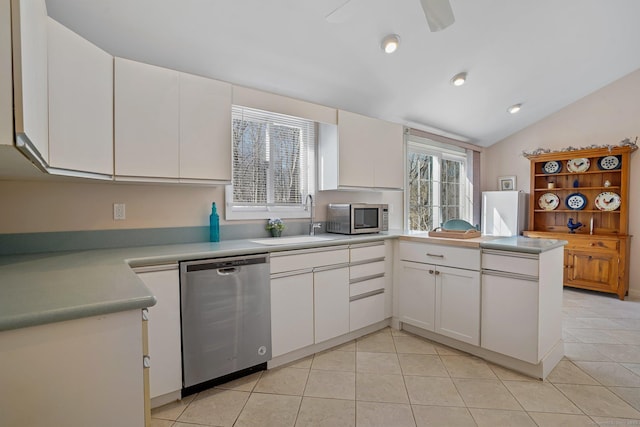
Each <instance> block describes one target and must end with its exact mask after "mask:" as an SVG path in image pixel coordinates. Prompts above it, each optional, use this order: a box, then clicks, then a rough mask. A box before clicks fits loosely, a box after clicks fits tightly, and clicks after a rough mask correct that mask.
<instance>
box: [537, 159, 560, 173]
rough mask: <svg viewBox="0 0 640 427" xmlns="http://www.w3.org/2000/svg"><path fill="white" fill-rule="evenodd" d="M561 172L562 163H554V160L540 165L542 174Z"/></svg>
mask: <svg viewBox="0 0 640 427" xmlns="http://www.w3.org/2000/svg"><path fill="white" fill-rule="evenodd" d="M561 170H562V163H560V162H556V161H555V160H552V161H550V162H546V163H545V164H544V165H542V172H544V173H549V174H551V173H558V172H560V171H561Z"/></svg>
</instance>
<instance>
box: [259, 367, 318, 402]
mask: <svg viewBox="0 0 640 427" xmlns="http://www.w3.org/2000/svg"><path fill="white" fill-rule="evenodd" d="M308 376H309V371H308V370H306V369H299V368H288V367H287V368H277V369H273V370H270V371H267V372H265V373H264V374H263V375H262V377H261V378H260V379H259V380H258V383H257V384H256V386H255V388H254V391H255V392H257V393H272V394H290V395H293V396H302V393H303V392H304V387H305V385H306V384H307V377H308Z"/></svg>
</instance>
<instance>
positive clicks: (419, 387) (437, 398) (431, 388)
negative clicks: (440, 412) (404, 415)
mask: <svg viewBox="0 0 640 427" xmlns="http://www.w3.org/2000/svg"><path fill="white" fill-rule="evenodd" d="M404 382H405V385H406V386H407V391H408V392H409V400H410V402H411V404H412V405H433V406H465V405H464V401H463V400H462V397H460V394H459V393H458V390H457V389H456V387H455V385H454V384H453V381H451V379H450V378H438V377H413V376H405V377H404Z"/></svg>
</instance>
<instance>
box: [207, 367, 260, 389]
mask: <svg viewBox="0 0 640 427" xmlns="http://www.w3.org/2000/svg"><path fill="white" fill-rule="evenodd" d="M264 372H265V371H260V372H256V373H255V374H251V375H247V376H246V377H242V378H238V379H237V380H233V381H229V382H228V383H224V384H220V385H219V386H217V387H216V388H221V389H225V390H235V391H253V388H254V387H255V386H256V384H257V383H258V380H259V379H260V377H261V376H262V374H263V373H264Z"/></svg>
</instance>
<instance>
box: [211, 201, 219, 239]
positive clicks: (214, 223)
mask: <svg viewBox="0 0 640 427" xmlns="http://www.w3.org/2000/svg"><path fill="white" fill-rule="evenodd" d="M209 241H211V242H219V241H220V216H219V215H218V210H217V209H216V203H215V202H213V205H212V206H211V215H209Z"/></svg>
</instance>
